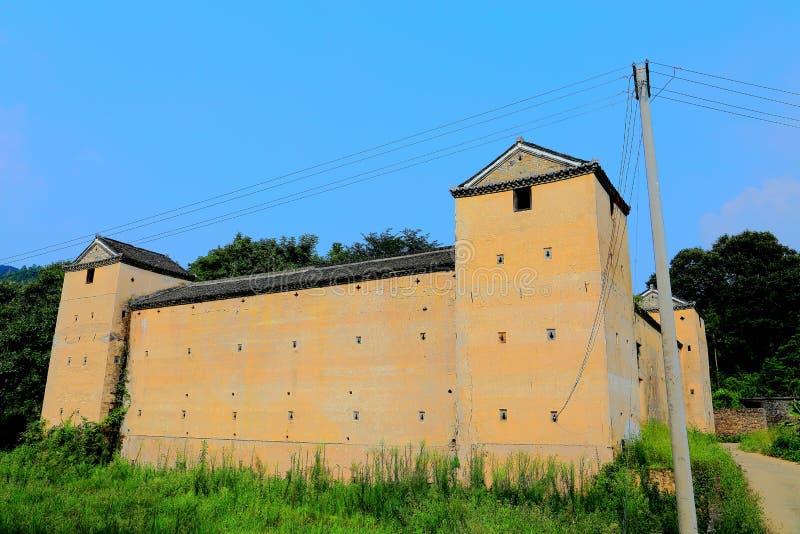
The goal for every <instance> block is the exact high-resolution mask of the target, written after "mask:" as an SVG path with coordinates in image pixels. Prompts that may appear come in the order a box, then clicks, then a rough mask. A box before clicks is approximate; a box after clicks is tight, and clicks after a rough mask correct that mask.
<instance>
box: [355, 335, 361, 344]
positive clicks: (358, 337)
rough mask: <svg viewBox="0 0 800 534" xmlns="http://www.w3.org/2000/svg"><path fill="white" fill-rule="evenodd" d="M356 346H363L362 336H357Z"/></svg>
mask: <svg viewBox="0 0 800 534" xmlns="http://www.w3.org/2000/svg"><path fill="white" fill-rule="evenodd" d="M356 345H361V336H356Z"/></svg>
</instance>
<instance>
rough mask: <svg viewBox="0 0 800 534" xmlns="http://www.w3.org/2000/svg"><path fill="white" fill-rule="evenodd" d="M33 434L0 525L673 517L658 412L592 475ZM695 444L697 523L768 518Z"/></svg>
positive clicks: (434, 457) (662, 522)
mask: <svg viewBox="0 0 800 534" xmlns="http://www.w3.org/2000/svg"><path fill="white" fill-rule="evenodd" d="M29 434H30V435H29V439H28V442H27V443H26V444H24V445H22V446H20V447H18V448H17V449H15V450H14V451H12V452H10V453H5V454H3V453H0V531H2V532H20V531H25V532H53V531H55V532H60V531H155V532H162V531H170V532H189V531H228V532H230V531H236V532H263V531H265V530H279V531H284V532H293V531H300V530H302V531H310V532H352V531H361V532H399V531H406V530H410V531H415V532H435V531H448V532H449V531H455V532H505V531H511V532H565V533H566V532H598V533H605V532H608V533H611V532H619V531H624V532H632V533H636V532H643V533H644V532H676V531H677V525H676V523H677V520H676V512H675V497H674V496H673V495H670V494H669V493H665V492H663V491H660V489H659V488H658V486H657V485H656V483H655V482H654V481H652V480H651V479H650V471H649V470H650V469H651V468H652V467H653V466H663V465H668V464H669V462H670V457H669V436H668V432H667V431H666V429H665V428H664V427H659V426H653V425H648V426H646V427H645V428H644V430H643V432H642V438H641V440H640V441H636V442H633V443H631V445H630V446H629V447H627V448H626V449H625V451H624V452H623V453H622V454H620V455H618V456H617V458H616V459H615V460H614V461H613V462H612V463H610V464H608V465H606V466H604V467H603V468H602V469H601V470H600V471H599V473H598V474H596V475H595V476H593V477H591V478H590V477H588V476H587V475H586V469H585V468H584V466H583V465H581V466H578V467H576V466H573V465H568V464H563V463H559V462H556V461H554V460H552V459H538V458H534V457H531V456H528V455H525V454H515V455H513V456H510V457H509V458H507V459H503V460H493V459H491V458H489V459H485V457H483V456H481V455H479V454H476V455H475V456H474V457H473V458H472V459H471V461H470V462H468V465H465V466H461V465H459V463H458V461H457V460H455V459H454V458H453V457H452V456H450V455H449V454H446V453H443V452H439V451H432V450H429V449H427V448H426V447H425V446H424V445H421V446H419V447H415V448H412V447H408V448H406V449H382V450H379V451H376V452H374V453H372V454H371V455H370V456H369V457H368V458H367V461H366V462H365V463H363V464H360V465H354V466H353V468H352V470H351V479H350V481H349V482H348V483H345V482H344V481H343V480H342V479H341V478H336V477H334V476H333V475H332V473H331V471H330V469H329V467H328V466H327V464H326V462H325V455H324V449H320V450H319V451H317V453H316V454H313V455H308V456H304V457H299V456H295V457H294V458H293V459H292V462H291V467H290V469H289V470H288V471H287V472H286V473H285V474H284V475H283V476H279V475H278V474H277V473H275V474H272V475H269V474H266V473H265V469H264V466H263V465H262V464H260V463H259V462H258V461H255V462H254V464H253V465H252V466H251V467H246V466H242V465H240V464H238V463H237V462H235V461H234V459H233V458H232V457H227V456H223V457H222V458H221V460H217V459H215V458H213V457H210V456H209V453H208V450H207V448H206V447H203V448H202V452H201V454H200V457H199V459H198V461H197V462H195V463H194V465H192V466H187V463H186V461H185V460H184V461H183V462H181V463H179V464H178V465H176V467H174V468H172V469H168V468H167V467H166V466H163V465H162V466H158V467H153V466H137V465H132V464H130V463H129V462H128V461H126V460H123V459H121V458H119V457H116V458H110V457H109V456H108V450H109V449H108V445H107V444H108V440H105V436H104V434H103V432H102V429H101V428H100V427H99V426H98V425H92V424H91V423H85V422H84V423H82V424H80V425H75V426H73V425H66V426H65V427H63V428H56V429H51V430H49V431H46V432H45V431H44V430H43V429H42V427H41V426H39V427H36V428H32V429H31V430H30V432H29ZM691 447H692V458H693V468H694V469H695V484H696V486H695V488H696V495H697V503H698V516H699V522H700V526H701V529H702V530H703V531H705V530H707V529H708V527H709V526H711V527H713V528H714V529H715V530H716V531H718V532H763V527H762V525H761V515H760V512H759V510H758V507H757V504H756V502H755V499H753V497H752V495H750V494H749V492H748V491H747V488H746V487H745V485H744V480H743V479H742V476H741V472H740V471H739V470H738V468H736V466H735V465H734V464H733V463H732V461H731V459H730V456H729V455H727V453H725V452H724V451H722V449H720V447H719V446H718V444H717V443H716V441H715V440H714V438H713V437H711V436H706V435H703V434H698V433H693V434H692V435H691ZM486 472H488V473H489V477H488V482H489V487H488V488H487V486H486V485H484V484H483V481H484V480H486V475H485V473H486ZM459 474H460V475H461V476H460V477H459V476H458V475H459ZM461 480H464V482H463V483H462V482H461Z"/></svg>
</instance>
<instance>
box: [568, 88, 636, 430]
mask: <svg viewBox="0 0 800 534" xmlns="http://www.w3.org/2000/svg"><path fill="white" fill-rule="evenodd" d="M628 91H629V95H628V104H630V101H631V96H630V84H629V85H628ZM630 109H632V108H631V106H629V105H628V106H626V110H625V113H626V114H625V126H624V132H623V145H622V156H621V160H622V161H623V162H624V161H625V160H626V159H627V163H626V164H625V165H620V177H619V182H618V183H619V191H620V194H621V195H622V196H623V198H625V196H626V195H627V193H628V191H627V181H628V180H627V178H628V176H629V173H630V162H631V160H632V150H631V149H632V148H633V147H632V143H633V137H634V136H633V129H634V128H635V118H636V116H635V115H634V123H633V124H632V125H631V124H630V123H629V110H630ZM629 132H630V134H631V135H630V137H629V135H628V134H629ZM629 138H630V142H628V139H629ZM641 143H642V139H641V136H640V137H639V143H638V148H637V151H636V164H635V165H634V174H633V180H632V181H631V188H630V193H631V194H632V193H633V191H634V189H635V184H636V178H637V176H638V173H639V155H640V154H641ZM623 171H624V172H623ZM625 227H626V223H625V221H624V219H623V214H622V210H618V211H617V217H616V218H614V217H613V216H612V227H611V238H610V239H609V246H608V252H609V253H608V255H607V256H606V261H605V264H604V268H603V270H601V274H600V276H601V279H602V281H601V283H600V295H599V297H598V301H597V306H596V308H595V314H594V319H593V321H592V328H591V330H590V331H589V339H588V340H587V343H586V350H585V351H584V354H583V358H582V360H581V365H580V366H579V368H578V372H577V375H576V377H575V381H574V382H573V384H572V387H571V388H570V390H569V393H568V394H567V396H566V398H565V399H564V402H563V404H562V405H561V407H560V408H559V410H558V411H557V412H556V415H555V419H554V420H556V421H557V420H558V417H559V416H560V415H561V414H562V413H563V412H564V410H565V409H566V408H567V406H568V405H569V403H570V401H571V400H572V397H573V395H574V394H575V390H576V389H577V388H578V385H579V384H580V382H581V380H582V379H583V373H584V372H585V371H586V366H587V364H588V363H589V358H590V356H591V354H592V350H594V345H595V342H596V340H597V333H598V328H599V326H600V323H601V320H600V319H601V317H602V316H603V315H604V314H605V307H606V304H607V303H608V299H609V298H610V296H611V292H612V290H613V288H614V277H615V275H616V270H617V269H616V268H617V262H618V261H619V252H620V249H621V247H622V243H623V241H624V239H623V236H624V235H625Z"/></svg>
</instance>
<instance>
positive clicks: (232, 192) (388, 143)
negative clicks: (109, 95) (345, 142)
mask: <svg viewBox="0 0 800 534" xmlns="http://www.w3.org/2000/svg"><path fill="white" fill-rule="evenodd" d="M623 69H624V68H623V67H620V68H617V69H612V70H609V71H606V72H603V73H601V74H596V75H593V76H589V77H587V78H583V79H581V80H578V81H575V82H571V83H568V84H565V85H562V86H560V87H557V88H554V89H550V90H547V91H543V92H541V93H538V94H535V95H531V96H528V97H525V98H522V99H519V100H516V101H514V102H510V103H508V104H504V105H502V106H498V107H495V108H492V109H489V110H486V111H482V112H480V113H476V114H473V115H470V116H467V117H464V118H461V119H457V120H454V121H450V122H447V123H444V124H441V125H439V126H436V127H433V128H428V129H426V130H422V131H419V132H416V133H414V134H410V135H406V136H404V137H400V138H397V139H394V140H392V141H389V142H386V143H382V144H379V145H375V146H373V147H370V148H366V149H363V150H359V151H356V152H352V153H350V154H347V155H345V156H341V157H337V158H334V159H331V160H328V161H325V162H322V163H318V164H315V165H312V166H309V167H305V168H303V169H298V170H296V171H292V172H289V173H286V174H282V175H279V176H276V177H273V178H270V179H267V180H263V181H260V182H257V183H255V184H251V185H249V186H245V187H241V188H238V189H234V190H232V191H228V192H226V193H221V194H218V195H214V196H211V197H208V198H206V199H202V200H199V201H195V202H191V203H188V204H184V205H182V206H179V207H177V208H173V209H169V210H165V211H162V212H159V213H156V214H153V215H150V216H147V217H142V218H139V219H136V220H134V221H131V222H128V223H125V224H121V225H117V226H113V227H110V228H106V229H103V230H101V231H100V233H109V232H112V231H114V230H119V229H122V228H125V227H127V226H131V225H135V224H137V223H141V222H144V221H149V220H152V219H154V218H158V217H161V216H163V215H168V214H171V213H175V212H178V211H181V210H185V209H187V208H191V207H194V206H198V205H201V204H205V203H207V202H211V201H214V200H217V199H220V198H224V197H226V196H230V195H234V194H237V193H240V192H243V191H247V190H250V189H253V188H255V187H258V186H260V185H264V184H266V183H270V182H273V181H276V180H280V179H283V178H288V177H291V176H295V175H297V174H301V173H304V172H307V171H311V170H314V169H318V168H320V167H324V166H326V165H331V164H333V163H337V162H340V161H344V160H347V159H350V158H352V157H355V156H359V155H362V154H366V153H369V152H373V151H375V150H380V149H382V148H385V147H388V146H391V145H393V144H397V143H401V142H404V141H407V140H409V139H413V138H415V137H419V136H422V135H425V134H428V133H431V132H435V131H438V130H442V129H445V128H449V127H450V126H454V125H457V124H461V123H463V122H467V121H470V120H472V119H475V118H479V117H483V116H486V115H490V114H492V113H496V112H498V111H502V110H505V109H508V108H511V107H514V106H517V105H519V104H522V103H525V102H529V101H531V100H534V99H536V98H541V97H543V96H547V95H549V94H553V93H556V92H559V91H563V90H564V89H568V88H570V87H575V86H577V85H581V84H583V83H587V82H589V81H592V80H596V79H599V78H603V77H605V76H608V75H610V74H613V73H616V72H619V71H620V70H623ZM617 79H620V78H615V79H614V80H610V81H609V82H604V83H602V84H599V85H605V84H606V83H610V82H613V81H615V80H617ZM586 90H588V89H586ZM579 92H583V90H580V91H576V92H575V93H573V94H577V93H579ZM554 100H557V99H554ZM531 107H535V106H531ZM525 109H529V108H524V109H523V110H520V111H524V110H525ZM509 114H513V113H509ZM509 114H506V115H503V116H500V117H497V118H503V117H505V116H508V115H509ZM497 118H495V119H491V120H496V119H497ZM483 122H488V121H483ZM483 122H482V123H483ZM477 124H481V123H477ZM473 126H474V125H470V126H467V127H463V128H459V129H458V130H454V131H453V132H450V133H455V132H457V131H461V130H463V129H466V128H469V127H473ZM442 135H449V134H442ZM442 135H439V136H435V137H434V138H436V137H441V136H442ZM431 139H433V138H431ZM429 140H430V139H429ZM420 142H425V141H419V142H417V143H414V144H419V143H420ZM407 146H411V145H407ZM403 148H404V147H403ZM394 150H399V148H398V149H394ZM394 150H392V151H394ZM385 153H388V152H384V153H382V154H378V155H373V156H370V157H368V158H362V159H360V160H357V161H354V162H349V163H347V164H343V165H339V166H337V167H334V168H331V169H326V170H325V171H321V172H330V171H332V170H335V169H337V168H340V167H342V166H347V165H352V164H355V163H358V162H360V161H364V160H365V159H371V158H373V157H378V156H379V155H383V154H385ZM321 172H320V173H321ZM320 173H315V174H320ZM94 235H95V234H87V235H83V236H79V237H75V238H72V239H69V240H65V241H61V242H58V243H53V244H51V245H48V246H46V247H40V248H37V249H31V250H29V251H26V252H21V253H19V254H15V255H13V256H8V257H5V258H0V261H8V260H12V259H13V260H16V259H17V258H18V257H19V256H23V255H27V254H30V253H32V252H40V251H44V250H48V249H50V248H53V247H57V246H60V245H65V244H67V243H76V242H78V243H80V242H83V241H84V240H85V239H88V238H91V237H93V236H94ZM56 250H63V248H62V249H56ZM17 261H18V260H17Z"/></svg>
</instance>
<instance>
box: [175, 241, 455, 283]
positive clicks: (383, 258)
mask: <svg viewBox="0 0 800 534" xmlns="http://www.w3.org/2000/svg"><path fill="white" fill-rule="evenodd" d="M454 248H455V246H454V245H450V246H445V247H439V248H436V249H434V250H425V251H422V252H411V253H409V254H394V255H391V256H381V257H380V258H371V259H368V260H361V261H350V262H346V263H335V264H332V265H309V266H306V267H299V268H297V269H287V270H285V271H270V272H267V273H253V274H243V275H239V276H230V277H227V278H216V279H214V280H202V281H199V282H192V283H191V284H192V285H193V286H202V285H213V284H219V283H223V282H234V281H237V280H247V279H249V278H270V277H273V276H280V275H286V274H295V273H301V272H305V271H311V270H313V269H319V270H320V271H322V270H325V269H334V268H337V267H345V266H348V265H364V264H367V263H374V262H380V261H387V260H392V259H396V258H411V257H413V256H422V255H424V254H434V253H437V252H442V251H446V250H449V249H454Z"/></svg>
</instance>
